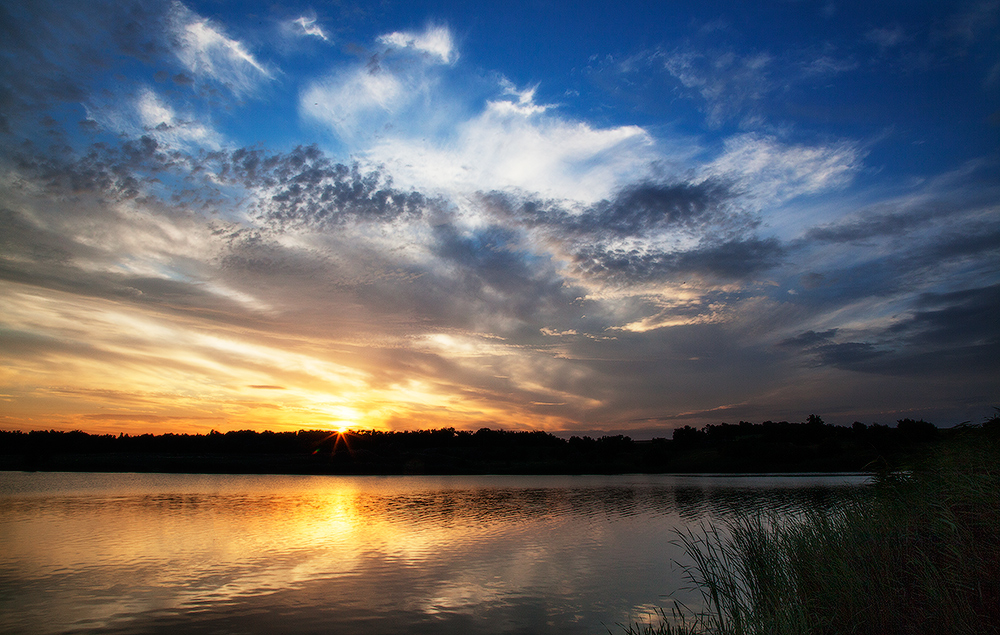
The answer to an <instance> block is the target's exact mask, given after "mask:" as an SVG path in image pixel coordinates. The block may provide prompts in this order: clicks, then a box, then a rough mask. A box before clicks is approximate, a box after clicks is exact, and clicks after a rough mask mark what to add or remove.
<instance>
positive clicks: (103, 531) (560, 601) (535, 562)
mask: <svg viewBox="0 0 1000 635" xmlns="http://www.w3.org/2000/svg"><path fill="white" fill-rule="evenodd" d="M670 478H671V477H294V476H263V477H258V476H197V475H135V474H133V475H114V474H98V475H80V474H61V475H60V474H19V473H5V474H0V512H2V513H0V543H2V544H3V545H4V549H3V552H2V554H0V598H2V599H0V631H11V632H60V631H64V630H68V629H70V628H75V629H84V630H87V629H92V630H95V631H103V630H113V629H114V628H124V629H125V630H128V631H130V632H142V631H143V630H144V628H145V627H142V626H141V625H142V624H144V623H145V622H143V620H147V619H149V618H150V616H154V615H155V616H161V617H162V616H168V617H170V618H171V619H176V620H178V624H181V625H183V626H184V627H185V628H189V629H190V628H193V627H196V626H197V625H198V624H199V623H200V622H198V620H201V619H205V620H211V619H214V617H213V616H218V615H222V614H226V615H228V613H225V612H226V611H233V612H235V615H236V616H237V617H239V616H241V615H246V614H249V613H250V612H251V611H252V610H258V609H259V608H260V607H263V606H269V607H272V609H273V611H274V612H277V613H280V614H282V615H288V616H289V617H288V618H287V619H288V620H289V622H288V623H280V624H279V627H280V626H281V625H282V624H284V625H285V626H290V625H291V624H292V623H295V624H297V629H293V630H305V631H309V630H317V629H319V630H323V629H327V628H328V627H330V626H331V625H339V626H340V627H342V628H345V629H346V630H352V629H353V630H357V629H358V628H359V625H360V624H364V625H365V628H364V629H363V630H366V631H367V632H382V631H380V630H379V629H380V628H383V630H384V631H385V632H394V631H399V630H406V629H405V628H402V629H401V628H400V627H401V626H404V627H405V620H406V619H411V620H416V621H418V622H419V621H420V620H425V619H432V618H433V619H435V620H446V621H447V620H452V621H454V620H456V619H458V617H462V616H464V617H462V619H465V620H467V621H468V620H480V621H474V623H472V624H473V627H474V628H475V629H477V630H479V631H481V632H493V631H492V630H491V629H492V628H493V627H492V626H489V625H488V623H487V621H483V620H482V619H480V616H481V615H490V616H498V617H499V618H500V619H502V621H504V623H506V624H508V625H511V624H514V625H516V624H518V623H519V622H518V620H521V621H522V622H525V623H526V624H529V625H530V624H531V623H534V622H536V621H537V620H540V619H544V620H546V621H553V623H554V624H557V625H562V626H565V627H566V629H568V630H566V632H574V628H580V627H582V625H583V624H591V625H593V624H600V623H601V622H602V621H603V622H605V623H608V624H613V623H614V622H615V621H616V620H617V621H624V620H628V619H634V618H635V617H636V615H635V611H636V610H637V609H641V608H643V607H647V608H648V606H651V605H657V604H659V605H663V604H664V603H665V602H662V601H661V600H662V596H663V594H665V593H669V592H671V591H674V590H675V589H676V588H677V587H679V586H680V583H681V581H680V579H679V574H678V572H677V571H673V572H672V571H671V569H672V565H671V560H673V559H677V558H680V557H682V554H680V553H679V550H678V549H677V548H676V546H672V545H671V544H670V540H671V539H672V538H673V537H674V534H673V530H674V529H676V528H682V527H686V526H689V525H690V523H691V522H692V518H693V519H695V520H697V521H699V522H700V521H701V520H705V519H710V518H713V517H720V516H725V515H726V514H727V513H729V511H731V509H730V508H731V507H732V506H739V505H740V504H743V505H745V504H747V500H748V496H749V497H750V498H753V496H751V495H749V494H748V493H747V491H744V492H743V493H742V498H741V495H740V493H739V492H738V491H736V490H732V489H731V488H730V489H725V488H719V487H715V486H713V487H711V488H708V489H706V488H704V487H703V486H701V485H699V486H697V487H691V483H690V482H685V481H683V480H682V481H680V482H678V481H676V479H674V480H673V481H671V480H670ZM744 489H746V488H744ZM734 491H735V492H736V493H734ZM748 491H749V490H748ZM808 492H809V490H807V489H803V488H799V489H790V488H786V490H785V492H784V494H780V492H779V495H776V496H777V498H776V499H775V500H776V501H777V502H775V501H774V500H772V502H771V503H768V504H770V505H771V506H772V507H773V506H775V505H777V506H779V507H780V505H781V504H784V505H792V506H793V507H795V508H801V507H803V506H804V505H807V502H808V500H810V498H809V496H811V495H810V494H808ZM758 498H760V496H759V495H758ZM741 500H742V503H741V502H740V501H741ZM782 501H784V502H782ZM671 576H673V577H671ZM171 616H172V617H171ZM401 616H409V617H401ZM162 619H166V618H162ZM229 619H234V618H232V616H230V618H229ZM377 619H381V620H382V621H381V622H378V621H376V622H372V620H377ZM296 620H298V622H296ZM400 620H403V622H400ZM595 620H596V621H595ZM150 623H152V622H150ZM434 623H437V622H434ZM449 623H450V622H449ZM489 623H492V621H490V622H489ZM379 624H382V626H378V625H379ZM463 624H464V622H463ZM574 625H575V626H574ZM466 626H468V625H466ZM522 626H524V624H522ZM393 627H394V628H393ZM159 628H160V627H157V628H155V629H154V628H152V627H150V629H148V630H159ZM204 628H205V632H211V630H212V622H211V621H206V622H205V626H204ZM241 628H243V630H246V631H247V632H266V629H265V626H264V624H262V623H261V624H258V623H255V622H253V621H250V622H247V623H245V624H243V626H242V627H241ZM373 629H374V630H373ZM557 630H558V629H557ZM498 632H500V631H498Z"/></svg>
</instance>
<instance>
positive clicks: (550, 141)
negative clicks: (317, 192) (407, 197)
mask: <svg viewBox="0 0 1000 635" xmlns="http://www.w3.org/2000/svg"><path fill="white" fill-rule="evenodd" d="M505 92H507V93H508V94H510V93H511V91H510V90H507V91H505ZM533 92H534V90H533V89H532V90H529V91H523V92H514V93H513V94H515V95H517V96H518V99H517V100H516V101H511V100H502V99H499V100H494V101H489V102H487V104H486V106H485V108H484V109H483V111H482V112H481V113H480V114H478V115H477V116H475V117H472V118H470V119H468V120H466V121H464V122H462V123H460V124H458V126H457V129H456V131H455V134H454V135H452V136H451V137H450V138H448V139H446V140H437V141H435V140H433V139H423V138H421V139H416V138H412V137H410V138H399V137H397V138H387V139H385V140H383V141H382V142H380V143H378V144H376V145H375V146H374V147H373V148H371V149H370V150H369V152H368V156H369V157H370V158H371V159H373V160H374V161H376V162H378V163H383V164H385V165H386V166H388V167H389V168H390V171H391V172H392V174H393V176H394V177H395V178H396V180H397V181H398V182H400V183H402V184H406V185H411V186H418V187H431V188H435V189H444V190H451V191H459V192H463V191H464V192H469V191H481V190H491V189H500V188H511V187H512V188H519V189H522V190H526V191H531V192H537V193H540V194H543V195H545V196H554V197H558V198H566V199H572V200H578V201H582V202H591V201H594V200H596V199H599V198H602V197H605V196H608V195H609V194H610V193H611V192H612V191H613V190H614V189H615V188H616V187H618V186H620V185H621V184H623V182H625V181H632V180H635V179H639V178H642V176H643V175H644V174H648V172H649V169H650V167H649V166H650V164H651V163H652V161H654V160H655V158H656V155H655V151H654V148H653V140H652V137H651V136H650V135H649V134H648V133H647V132H646V131H645V130H643V129H642V128H640V127H638V126H619V127H615V128H603V129H601V128H593V127H591V126H590V125H589V124H587V123H584V122H578V121H572V120H567V119H563V118H561V117H558V116H554V115H550V114H545V111H546V110H547V108H548V107H546V106H541V105H538V104H535V103H534V101H533V99H532V97H533Z"/></svg>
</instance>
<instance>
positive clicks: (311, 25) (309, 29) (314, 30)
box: [289, 15, 330, 42]
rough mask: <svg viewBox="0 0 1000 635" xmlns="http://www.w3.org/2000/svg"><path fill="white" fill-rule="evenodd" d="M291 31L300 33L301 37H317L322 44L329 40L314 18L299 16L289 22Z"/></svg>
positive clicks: (313, 16)
mask: <svg viewBox="0 0 1000 635" xmlns="http://www.w3.org/2000/svg"><path fill="white" fill-rule="evenodd" d="M289 24H290V25H291V28H292V30H294V31H296V32H298V33H300V34H301V35H309V36H312V37H318V38H319V39H321V40H323V41H324V42H329V41H330V38H329V37H327V35H326V33H325V32H324V31H323V28H322V27H321V26H320V25H319V24H317V23H316V16H315V15H312V16H305V15H303V16H299V17H298V18H296V19H294V20H291V21H290V23H289Z"/></svg>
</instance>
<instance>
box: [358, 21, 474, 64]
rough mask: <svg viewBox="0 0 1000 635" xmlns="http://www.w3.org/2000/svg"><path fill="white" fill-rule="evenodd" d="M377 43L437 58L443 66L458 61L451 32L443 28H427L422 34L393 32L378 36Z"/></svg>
mask: <svg viewBox="0 0 1000 635" xmlns="http://www.w3.org/2000/svg"><path fill="white" fill-rule="evenodd" d="M378 41H379V42H381V43H382V44H388V45H389V46H392V47H395V48H400V49H414V50H416V51H420V52H421V53H426V54H427V55H429V56H431V57H437V58H439V59H440V60H441V62H442V63H444V64H451V63H452V62H454V61H455V60H457V59H458V51H457V50H455V43H454V41H453V40H452V37H451V31H450V30H448V28H447V27H444V26H428V27H427V29H426V30H424V32H423V33H414V32H412V31H395V32H393V33H387V34H385V35H382V36H380V37H379V38H378Z"/></svg>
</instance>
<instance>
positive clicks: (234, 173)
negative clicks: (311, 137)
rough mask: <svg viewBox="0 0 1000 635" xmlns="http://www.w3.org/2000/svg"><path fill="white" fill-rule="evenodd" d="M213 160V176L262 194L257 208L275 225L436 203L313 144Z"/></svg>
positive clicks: (407, 212)
mask: <svg viewBox="0 0 1000 635" xmlns="http://www.w3.org/2000/svg"><path fill="white" fill-rule="evenodd" d="M213 164H214V165H215V166H216V172H217V174H218V175H219V177H221V178H223V179H227V180H230V181H233V182H236V183H239V184H241V185H242V186H243V187H245V188H246V189H248V190H263V191H265V192H266V193H267V196H266V197H265V198H262V199H261V200H260V201H259V202H258V206H259V211H260V213H261V216H262V218H263V219H264V221H265V222H266V223H268V224H269V225H271V226H273V227H276V228H279V227H282V226H306V227H313V228H322V227H328V226H332V225H336V224H341V223H343V222H345V221H347V220H366V221H373V222H388V221H392V220H395V219H397V218H399V217H409V218H417V217H419V216H420V215H421V214H423V212H424V210H425V209H426V208H427V207H428V206H431V205H435V204H436V205H440V204H441V202H440V201H439V200H434V199H429V198H427V197H425V196H424V195H423V194H420V193H419V192H415V191H409V192H406V191H402V190H399V189H396V188H393V187H392V180H391V179H390V178H388V177H387V176H386V175H385V174H383V173H382V172H381V171H379V170H377V169H373V170H368V171H365V172H362V171H361V169H360V167H359V166H358V165H357V164H354V165H351V166H348V165H345V164H343V163H337V162H335V161H332V160H330V159H329V158H328V157H327V156H326V155H325V154H324V153H323V152H322V151H321V150H320V149H319V148H317V147H316V146H314V145H311V146H299V147H297V148H295V149H293V150H292V151H290V152H287V153H283V154H271V153H267V152H265V151H263V150H260V149H255V148H241V149H238V150H235V151H233V152H222V153H213V154H211V155H209V156H208V159H207V161H206V165H213Z"/></svg>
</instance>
